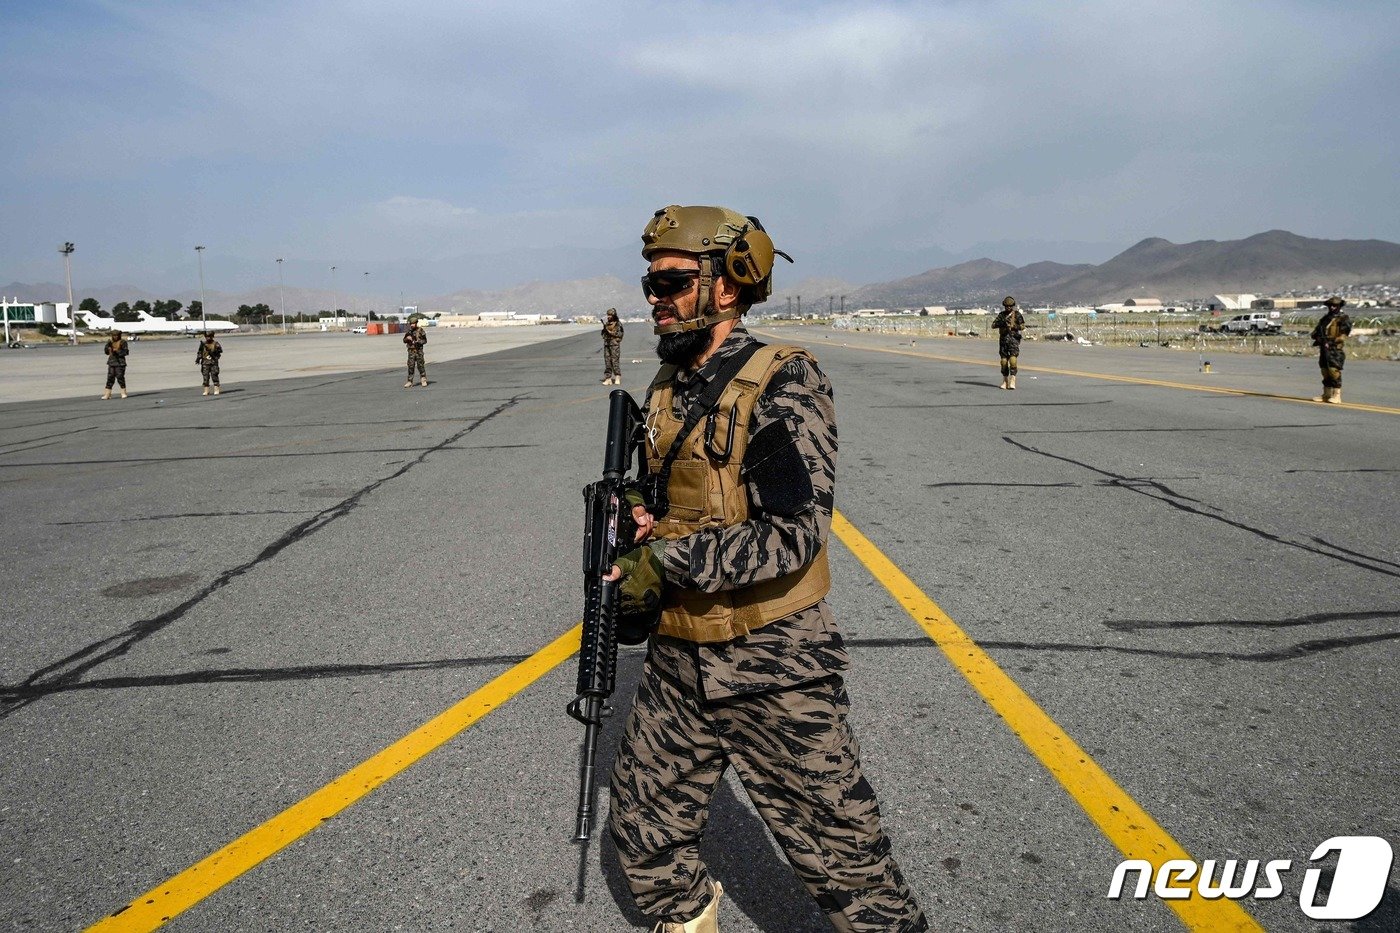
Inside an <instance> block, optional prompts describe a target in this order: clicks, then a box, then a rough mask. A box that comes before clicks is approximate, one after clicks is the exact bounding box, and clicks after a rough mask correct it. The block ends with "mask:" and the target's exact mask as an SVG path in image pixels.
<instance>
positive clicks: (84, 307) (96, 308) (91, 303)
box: [78, 298, 102, 314]
mask: <svg viewBox="0 0 1400 933" xmlns="http://www.w3.org/2000/svg"><path fill="white" fill-rule="evenodd" d="M78 310H79V311H87V312H89V313H91V314H99V313H101V311H102V305H100V304H98V302H97V299H96V298H84V299H83V300H82V301H80V302H78Z"/></svg>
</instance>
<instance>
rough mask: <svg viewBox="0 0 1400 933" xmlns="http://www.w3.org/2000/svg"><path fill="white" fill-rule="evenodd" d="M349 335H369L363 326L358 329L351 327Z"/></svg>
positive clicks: (367, 329)
mask: <svg viewBox="0 0 1400 933" xmlns="http://www.w3.org/2000/svg"><path fill="white" fill-rule="evenodd" d="M350 333H352V334H367V333H369V328H368V327H366V326H365V325H363V324H361V325H360V326H359V327H352V328H350Z"/></svg>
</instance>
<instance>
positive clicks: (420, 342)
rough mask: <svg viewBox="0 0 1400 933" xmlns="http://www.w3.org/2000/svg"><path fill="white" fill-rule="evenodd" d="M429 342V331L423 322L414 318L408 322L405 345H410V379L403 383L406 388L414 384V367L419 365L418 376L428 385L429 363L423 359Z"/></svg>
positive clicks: (425, 385) (424, 384) (404, 337)
mask: <svg viewBox="0 0 1400 933" xmlns="http://www.w3.org/2000/svg"><path fill="white" fill-rule="evenodd" d="M427 342H428V332H427V330H426V329H425V328H424V327H423V322H422V321H418V320H414V321H409V322H408V330H406V331H404V335H403V345H404V346H406V347H408V381H407V382H405V383H404V384H403V387H404V388H405V389H408V388H411V387H412V386H413V368H414V367H415V366H416V367H418V377H419V379H420V380H421V381H422V383H423V386H424V387H425V388H426V387H427V385H428V364H427V363H426V362H425V361H424V359H423V346H424V345H425V344H426V343H427Z"/></svg>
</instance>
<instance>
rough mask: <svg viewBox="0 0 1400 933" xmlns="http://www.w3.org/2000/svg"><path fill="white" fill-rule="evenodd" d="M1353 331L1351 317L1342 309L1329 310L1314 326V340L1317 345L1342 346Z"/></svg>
mask: <svg viewBox="0 0 1400 933" xmlns="http://www.w3.org/2000/svg"><path fill="white" fill-rule="evenodd" d="M1350 333H1351V318H1349V317H1347V316H1346V315H1345V314H1343V313H1342V312H1341V311H1328V312H1327V313H1326V314H1324V315H1323V316H1322V320H1320V321H1318V322H1317V326H1316V327H1314V328H1313V332H1312V342H1313V346H1316V347H1328V346H1331V347H1340V346H1341V345H1342V342H1343V341H1345V340H1346V338H1347V335H1348V334H1350Z"/></svg>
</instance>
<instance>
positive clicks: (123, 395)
mask: <svg viewBox="0 0 1400 933" xmlns="http://www.w3.org/2000/svg"><path fill="white" fill-rule="evenodd" d="M122 398H126V387H125V386H122Z"/></svg>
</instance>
